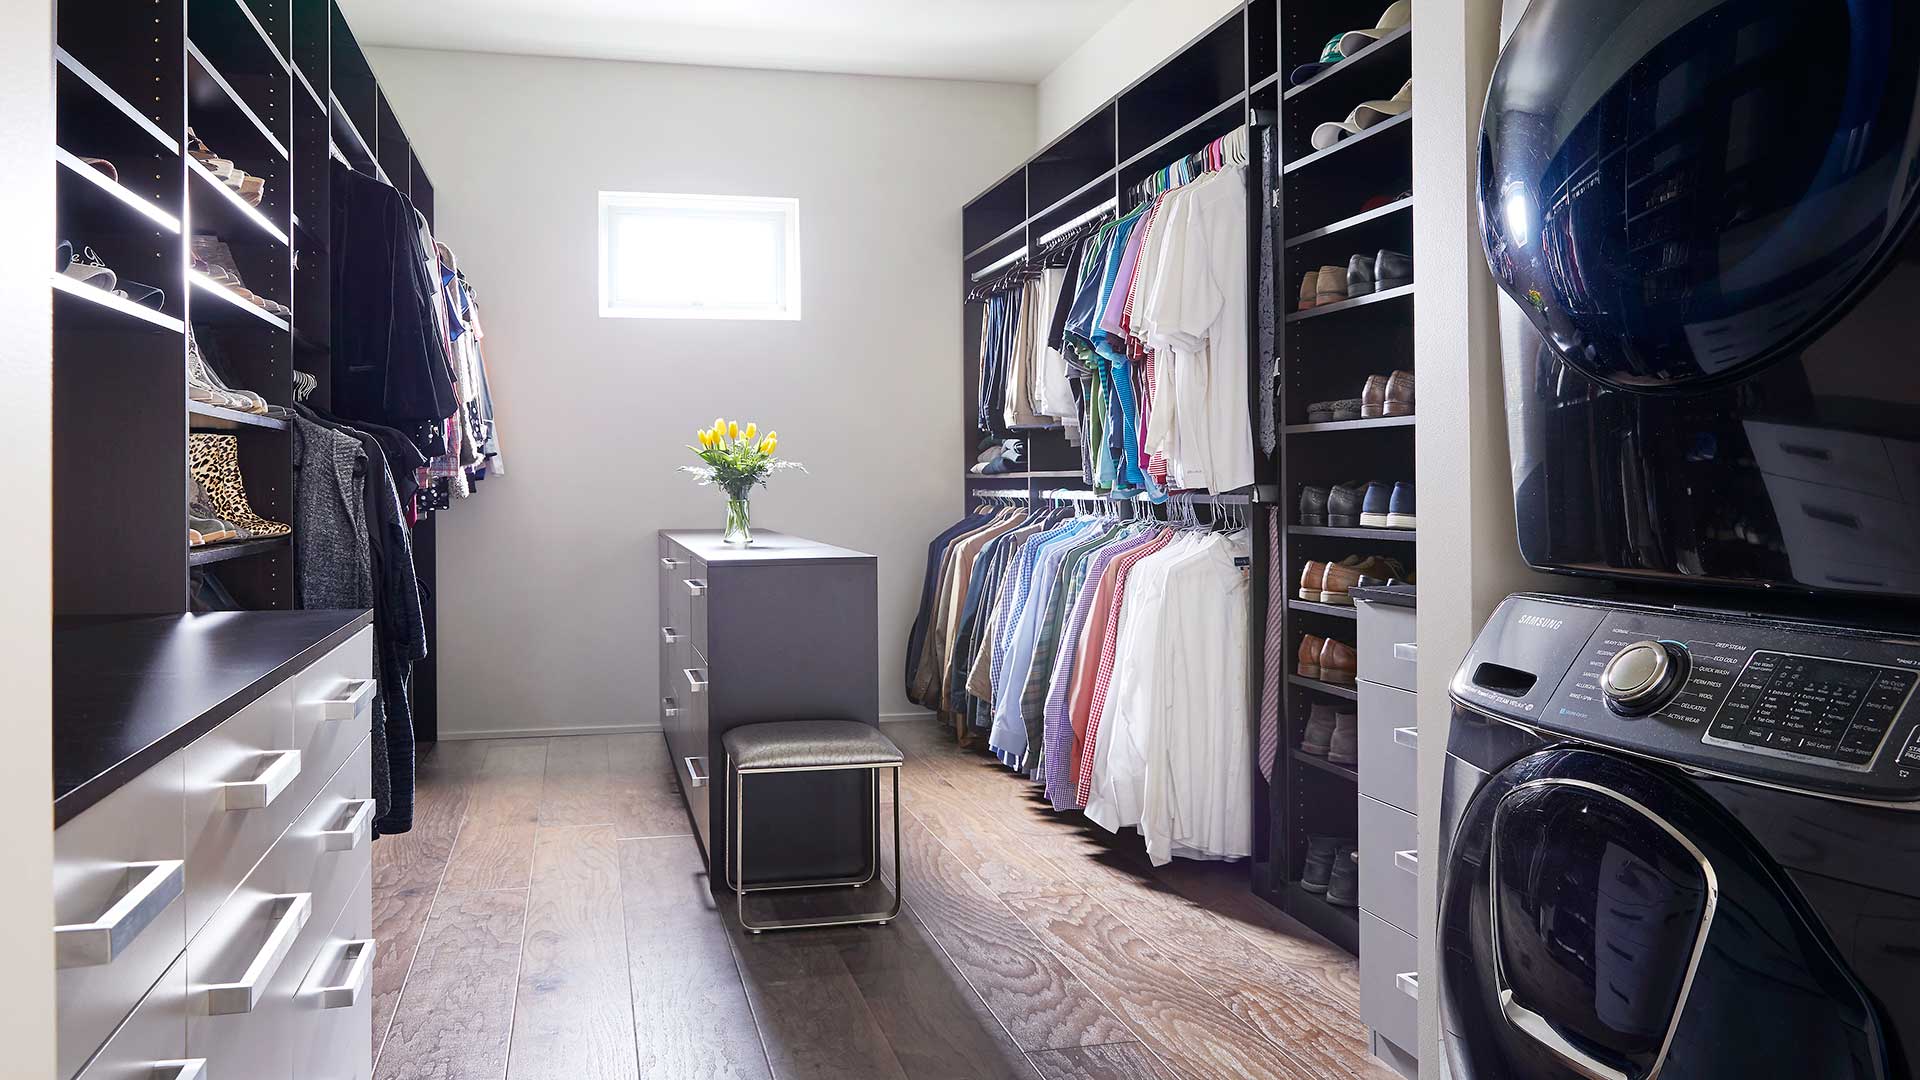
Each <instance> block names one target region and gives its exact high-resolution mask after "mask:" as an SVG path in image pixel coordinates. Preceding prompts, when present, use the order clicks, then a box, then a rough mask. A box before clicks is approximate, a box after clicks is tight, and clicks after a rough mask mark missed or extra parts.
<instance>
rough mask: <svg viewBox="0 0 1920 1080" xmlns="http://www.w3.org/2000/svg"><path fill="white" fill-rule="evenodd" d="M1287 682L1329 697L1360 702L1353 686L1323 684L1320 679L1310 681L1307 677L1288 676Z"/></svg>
mask: <svg viewBox="0 0 1920 1080" xmlns="http://www.w3.org/2000/svg"><path fill="white" fill-rule="evenodd" d="M1287 681H1288V682H1289V683H1292V684H1293V685H1295V686H1299V687H1304V688H1305V689H1308V690H1312V691H1314V692H1315V693H1320V694H1326V695H1328V696H1329V697H1337V698H1343V699H1345V700H1347V701H1358V700H1360V694H1359V692H1358V691H1356V690H1354V688H1353V687H1351V686H1340V685H1337V684H1335V683H1330V682H1321V681H1320V680H1319V679H1309V678H1307V677H1306V676H1305V675H1289V676H1287Z"/></svg>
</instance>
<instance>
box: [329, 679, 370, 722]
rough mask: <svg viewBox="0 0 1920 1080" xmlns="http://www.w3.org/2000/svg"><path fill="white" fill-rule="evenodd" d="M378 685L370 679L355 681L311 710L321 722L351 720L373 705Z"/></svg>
mask: <svg viewBox="0 0 1920 1080" xmlns="http://www.w3.org/2000/svg"><path fill="white" fill-rule="evenodd" d="M379 689H380V684H379V683H378V682H375V681H374V680H372V679H355V680H353V681H352V682H350V683H348V684H347V685H346V686H344V687H342V688H341V690H340V693H339V695H338V696H336V697H330V698H328V699H326V700H325V701H316V702H314V703H313V708H314V709H315V711H317V712H318V713H319V714H320V719H322V720H352V719H354V718H355V717H358V716H359V715H360V714H361V713H364V712H366V711H367V709H368V708H370V707H371V706H372V705H373V695H374V694H375V693H377V692H379Z"/></svg>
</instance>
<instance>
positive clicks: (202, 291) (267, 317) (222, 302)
mask: <svg viewBox="0 0 1920 1080" xmlns="http://www.w3.org/2000/svg"><path fill="white" fill-rule="evenodd" d="M187 283H188V284H189V285H192V286H193V288H194V295H195V296H204V297H209V298H211V300H212V302H210V303H207V304H204V305H198V304H196V305H195V306H194V308H193V320H194V321H195V322H197V323H198V322H204V323H207V324H209V325H212V326H252V325H254V324H253V323H252V322H251V321H250V320H253V319H258V320H260V321H261V322H263V323H265V324H266V325H268V326H270V327H272V328H274V329H275V330H283V331H284V330H290V329H292V327H291V326H289V325H288V323H287V320H285V319H283V318H281V317H280V316H278V315H274V314H272V313H270V312H268V311H266V310H265V309H264V308H259V307H255V306H254V305H253V304H251V303H248V302H247V300H246V298H245V297H242V296H241V295H240V294H238V293H236V292H234V291H233V290H232V289H229V288H227V287H226V286H225V285H222V284H220V283H219V282H217V281H215V280H213V279H212V278H210V277H208V276H207V275H205V274H203V273H201V272H200V271H198V270H188V271H187Z"/></svg>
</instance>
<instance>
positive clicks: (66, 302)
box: [51, 271, 186, 334]
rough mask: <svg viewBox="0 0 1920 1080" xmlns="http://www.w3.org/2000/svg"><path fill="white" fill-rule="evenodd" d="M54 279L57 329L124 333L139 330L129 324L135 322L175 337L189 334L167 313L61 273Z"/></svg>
mask: <svg viewBox="0 0 1920 1080" xmlns="http://www.w3.org/2000/svg"><path fill="white" fill-rule="evenodd" d="M51 277H52V282H53V299H54V316H55V318H54V322H55V325H56V326H61V327H66V326H71V327H73V328H75V329H85V330H106V331H121V332H124V331H127V330H131V329H138V327H137V326H135V325H134V322H129V321H128V320H134V321H135V322H140V323H146V324H147V325H149V326H153V327H157V328H159V329H161V330H168V331H171V332H173V333H176V334H180V333H184V332H185V331H186V324H185V323H183V322H182V321H181V320H179V319H176V318H174V317H173V316H171V315H169V314H167V313H166V312H164V311H158V310H156V309H154V308H150V307H148V306H146V305H145V304H136V303H134V302H133V301H131V300H128V299H126V298H125V297H121V296H115V295H113V294H112V293H110V292H108V291H107V290H105V289H101V288H96V287H95V286H92V285H87V284H84V283H82V282H79V281H75V280H74V279H72V278H70V277H68V276H67V275H65V274H62V273H59V272H58V271H55V272H54V273H53V274H52V275H51Z"/></svg>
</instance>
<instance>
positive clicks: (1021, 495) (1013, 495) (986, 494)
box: [967, 488, 1027, 499]
mask: <svg viewBox="0 0 1920 1080" xmlns="http://www.w3.org/2000/svg"><path fill="white" fill-rule="evenodd" d="M967 495H968V496H969V497H970V498H980V499H1025V498H1026V497H1027V493H1026V492H1024V491H1019V490H1008V489H1005V488H998V489H995V490H993V491H970V492H968V493H967Z"/></svg>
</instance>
